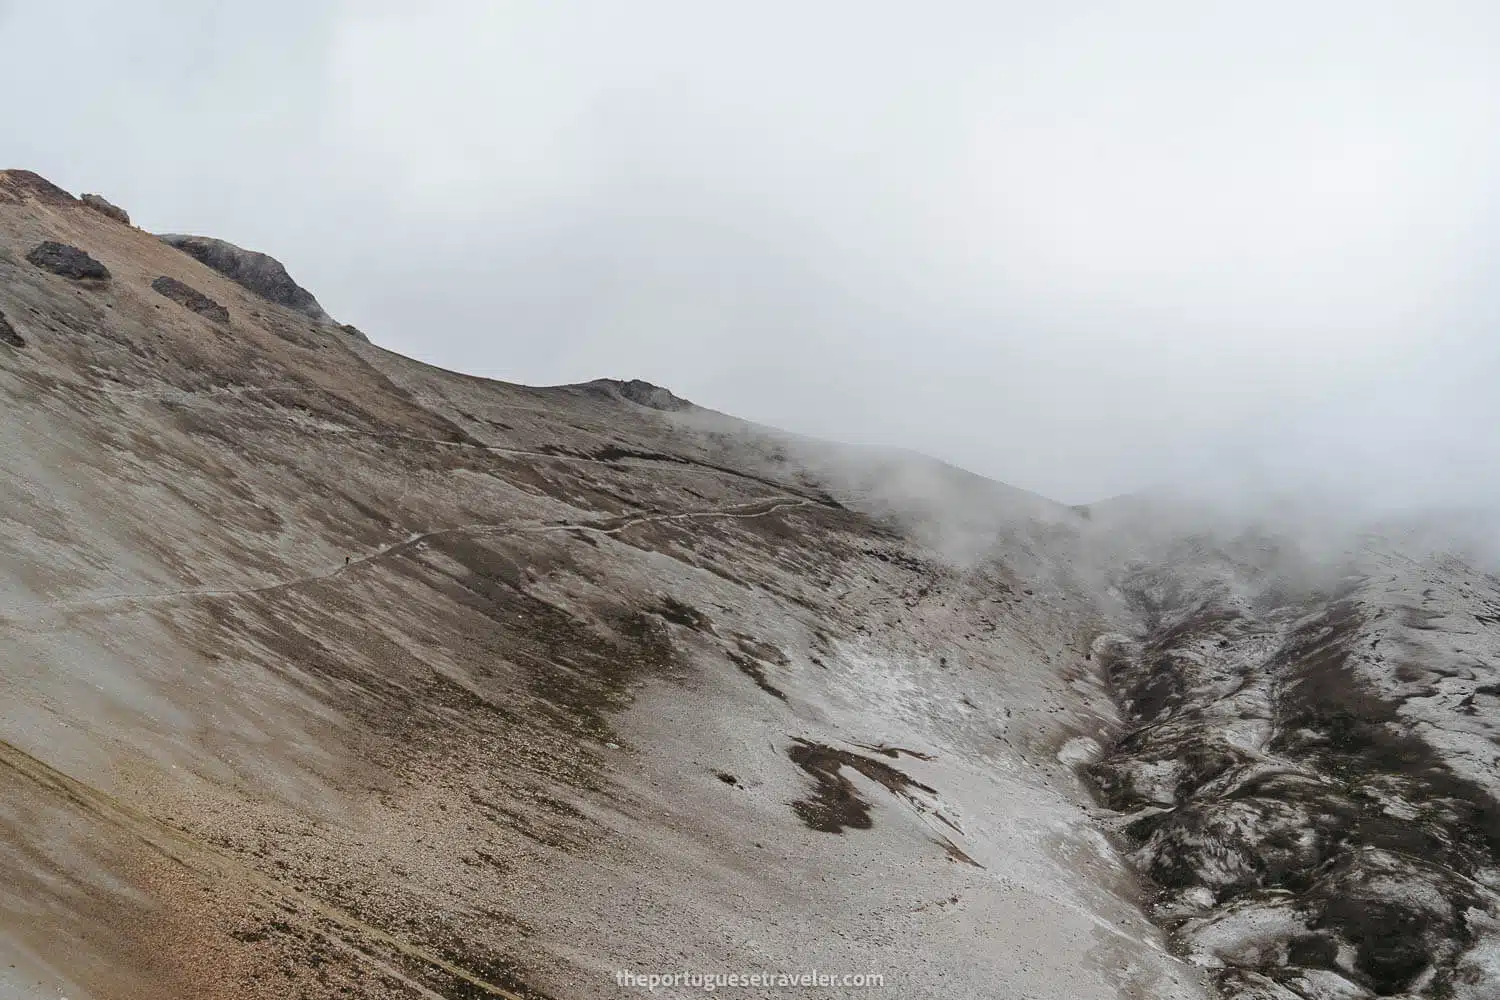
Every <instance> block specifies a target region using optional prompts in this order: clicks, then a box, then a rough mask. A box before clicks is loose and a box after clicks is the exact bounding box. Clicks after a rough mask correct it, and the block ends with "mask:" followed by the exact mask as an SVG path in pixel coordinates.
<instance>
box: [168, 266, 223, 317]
mask: <svg viewBox="0 0 1500 1000" xmlns="http://www.w3.org/2000/svg"><path fill="white" fill-rule="evenodd" d="M151 287H152V288H153V289H155V290H156V292H157V293H158V294H160V295H165V296H166V297H167V298H169V299H171V300H172V301H173V302H176V303H177V304H178V305H180V306H183V307H185V308H187V309H191V310H192V311H193V312H195V313H197V314H198V315H199V316H204V317H206V318H208V319H211V320H213V321H214V322H215V323H219V324H227V323H228V322H229V310H228V309H226V308H224V307H223V306H221V305H219V303H217V302H215V301H214V300H213V299H211V298H209V297H208V296H207V295H204V294H203V293H202V292H200V291H198V289H196V288H194V287H193V286H191V285H184V284H183V283H182V282H180V281H178V280H177V279H176V278H169V277H167V276H166V275H162V276H161V277H160V278H157V279H156V280H155V281H153V282H151Z"/></svg>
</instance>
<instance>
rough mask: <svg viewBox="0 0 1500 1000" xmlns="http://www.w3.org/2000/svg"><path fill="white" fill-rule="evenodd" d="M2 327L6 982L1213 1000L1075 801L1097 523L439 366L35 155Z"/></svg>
mask: <svg viewBox="0 0 1500 1000" xmlns="http://www.w3.org/2000/svg"><path fill="white" fill-rule="evenodd" d="M43 240H54V241H57V242H60V243H63V244H67V245H71V246H76V247H78V248H79V249H81V250H83V251H85V252H86V253H87V254H89V255H91V256H92V257H93V258H95V259H97V260H98V261H100V262H101V263H103V264H104V265H105V266H106V267H107V269H108V272H109V274H110V277H109V278H108V279H107V280H103V281H93V282H91V283H84V282H78V281H75V280H72V279H69V278H66V277H63V276H60V275H57V274H54V273H51V272H49V271H46V270H44V269H41V268H39V267H37V266H35V265H33V264H31V263H29V262H28V261H27V260H26V255H27V253H28V252H29V251H30V249H31V248H32V246H34V245H35V244H36V243H39V242H41V241H43ZM163 277H166V278H171V279H173V281H174V282H177V283H180V284H181V285H183V286H186V287H187V288H189V289H191V290H192V291H194V292H195V293H197V294H198V295H201V296H202V297H203V298H204V299H206V300H207V301H209V302H211V303H213V304H215V305H216V306H220V307H222V308H223V310H224V311H225V312H226V313H227V317H228V319H227V322H217V321H216V320H215V319H214V318H212V317H211V316H210V315H208V314H206V313H204V312H202V311H195V310H194V309H193V308H190V307H189V306H187V305H184V302H183V301H182V297H181V296H179V297H178V298H170V297H168V296H167V295H165V294H163V293H161V292H159V291H157V290H155V289H154V288H153V286H154V285H156V284H158V283H159V279H161V278H163ZM173 287H175V286H173ZM0 312H3V313H4V315H5V316H6V318H7V320H8V321H9V322H10V323H11V324H12V325H13V327H14V328H15V330H16V331H17V333H18V335H19V337H20V338H21V339H23V341H24V344H25V346H24V347H19V348H15V347H9V346H0V398H3V399H4V401H5V402H4V405H5V408H6V419H5V421H4V422H3V424H0V427H3V435H4V436H3V440H0V447H3V449H4V454H5V456H6V475H5V477H4V479H3V485H0V490H3V503H4V507H3V511H4V518H3V520H0V665H3V669H0V686H3V689H4V697H3V699H0V824H3V832H0V873H3V874H0V900H3V906H0V959H3V961H0V993H5V994H6V995H15V996H21V997H32V996H35V997H42V996H46V997H55V996H57V995H58V993H59V991H62V993H63V994H65V995H67V996H69V997H71V998H74V1000H78V998H83V997H99V998H137V997H161V996H180V995H192V996H195V997H204V998H211V1000H212V998H231V997H233V998H238V997H286V996H302V997H322V996H330V997H331V996H351V995H352V996H368V997H401V996H409V997H429V998H430V997H434V996H436V997H447V998H458V997H483V996H548V997H557V998H564V997H601V996H607V995H609V996H612V995H617V994H618V993H619V990H620V987H619V985H618V984H617V980H616V973H617V972H621V971H626V970H629V971H632V972H636V973H642V974H652V973H675V972H678V971H688V972H710V973H712V972H753V973H763V972H764V973H798V974H800V973H804V972H812V971H814V970H817V971H820V972H823V973H834V974H838V975H841V976H842V975H846V974H847V975H865V974H876V975H880V976H883V977H884V982H885V985H884V987H883V988H877V989H875V990H874V992H876V993H877V994H879V993H881V992H882V989H883V991H884V993H885V994H887V995H900V996H912V997H940V996H941V997H947V996H960V995H962V996H1006V997H1020V996H1034V997H1069V998H1088V997H1098V998H1114V997H1170V996H1181V997H1192V996H1199V995H1201V994H1200V991H1199V988H1198V986H1197V985H1196V980H1195V974H1194V973H1193V972H1191V971H1190V970H1188V969H1187V968H1186V967H1185V966H1183V965H1182V964H1181V963H1180V962H1179V961H1177V960H1176V959H1173V958H1172V957H1170V956H1169V955H1168V954H1167V953H1166V951H1165V950H1164V948H1163V942H1162V939H1161V937H1160V935H1159V933H1158V932H1157V931H1156V930H1155V929H1153V928H1152V927H1150V926H1149V925H1148V924H1147V923H1146V922H1145V921H1143V920H1142V919H1141V917H1140V914H1139V911H1138V910H1137V909H1136V907H1135V904H1134V902H1133V900H1134V898H1135V892H1136V889H1135V884H1134V882H1133V879H1132V878H1131V876H1130V875H1129V874H1128V873H1127V871H1126V869H1125V868H1124V867H1123V866H1122V865H1121V863H1120V862H1119V861H1118V859H1117V858H1116V857H1115V855H1114V853H1113V852H1112V851H1111V850H1110V848H1109V845H1108V843H1107V842H1106V841H1105V839H1104V838H1103V837H1102V836H1101V834H1100V832H1099V830H1098V827H1097V826H1096V824H1095V823H1094V821H1093V820H1092V819H1091V817H1090V808H1091V806H1090V800H1089V796H1088V791H1087V788H1086V787H1085V785H1084V784H1083V783H1082V782H1081V781H1080V780H1079V779H1078V777H1077V776H1076V775H1075V773H1074V764H1075V763H1076V759H1075V758H1076V751H1077V747H1078V746H1079V745H1080V740H1079V738H1080V737H1087V738H1090V739H1104V738H1106V737H1105V734H1106V733H1107V732H1108V731H1109V729H1110V727H1111V726H1112V725H1113V724H1114V709H1113V706H1112V704H1111V703H1110V701H1109V698H1108V696H1107V692H1106V691H1105V689H1104V686H1103V684H1102V683H1101V681H1100V680H1099V679H1098V678H1097V677H1096V675H1095V674H1094V672H1093V670H1092V669H1091V666H1090V664H1089V663H1088V661H1087V660H1086V659H1085V654H1086V651H1087V648H1088V643H1089V640H1090V638H1091V632H1090V629H1091V628H1092V624H1091V623H1092V622H1093V620H1094V619H1095V617H1096V612H1095V610H1094V608H1093V607H1092V605H1091V599H1090V598H1089V597H1088V592H1089V588H1090V587H1091V586H1092V584H1091V583H1090V582H1089V579H1088V573H1087V572H1086V571H1085V570H1084V569H1083V567H1082V564H1081V563H1080V562H1079V558H1078V552H1079V543H1078V538H1079V530H1080V525H1081V524H1082V521H1081V519H1080V518H1079V517H1078V516H1077V515H1076V513H1074V512H1071V511H1068V510H1066V509H1065V508H1060V507H1056V506H1055V505H1050V504H1047V503H1046V502H1044V501H1041V500H1040V499H1039V498H1032V497H1029V496H1026V495H1024V494H1020V493H1018V492H1016V491H1009V490H1006V489H1004V488H1002V487H999V486H995V485H993V484H990V485H986V484H984V483H983V481H978V480H974V481H969V480H962V481H955V483H954V485H953V486H952V490H951V492H952V493H953V494H954V495H955V496H962V497H964V498H965V501H966V504H967V508H966V509H969V510H970V511H972V512H976V513H975V514H974V516H973V517H971V518H969V519H968V520H969V522H971V523H969V524H968V526H967V527H966V528H965V529H964V530H965V531H967V532H969V534H960V535H956V536H955V535H954V534H953V533H952V532H945V531H943V530H939V529H940V528H941V527H942V526H943V523H944V521H943V518H942V517H941V516H939V515H940V513H941V512H940V511H938V510H936V509H930V510H927V511H926V512H925V513H924V512H923V511H922V510H920V509H919V507H918V506H914V505H913V503H912V500H913V499H914V497H912V496H911V495H910V494H911V493H912V492H913V491H912V489H911V488H910V487H912V485H913V484H914V483H920V484H921V489H920V492H922V493H923V494H924V495H925V496H930V495H932V493H933V490H934V489H937V488H941V487H942V486H943V484H944V483H945V482H947V481H948V477H951V476H952V475H954V474H953V473H950V472H948V471H943V470H937V471H934V467H932V466H928V465H924V464H922V463H917V462H915V461H914V460H906V459H898V458H895V457H891V456H884V457H881V458H879V459H878V460H872V459H871V458H870V456H868V455H865V454H861V453H857V452H853V451H848V450H840V449H838V448H835V447H834V446H829V445H820V444H816V443H813V442H807V441H804V440H801V439H797V438H794V437H792V436H789V435H783V434H780V433H777V432H772V431H768V430H764V429H759V428H754V427H751V426H749V425H745V424H743V423H741V422H738V421H734V420H731V419H730V418H727V417H723V416H721V415H718V414H713V413H710V412H707V411H703V410H700V409H698V408H695V407H678V406H677V405H676V404H673V405H672V406H671V407H665V406H664V404H663V400H664V398H665V397H663V396H661V395H660V394H657V393H654V392H651V391H643V390H641V389H640V388H639V387H632V386H631V384H629V383H610V382H603V383H590V384H587V385H582V386H570V387H557V388H550V389H535V388H527V387H522V386H513V385H505V384H501V383H495V382H489V381H484V380H479V379H473V378H468V377H465V376H461V375H455V374H452V373H447V372H441V371H438V370H435V369H432V368H429V367H426V366H423V365H420V364H418V363H416V362H412V361H409V360H407V359H404V358H400V357H398V356H395V355H393V354H390V353H388V352H385V351H382V350H381V349H379V348H377V347H373V346H370V345H368V344H365V343H362V342H360V341H359V340H357V339H355V338H352V337H350V336H348V335H346V334H344V333H343V332H342V331H341V330H339V329H338V328H336V327H329V326H325V325H320V324H317V323H314V322H312V321H311V320H309V318H308V317H306V316H303V315H301V314H298V313H295V312H292V311H289V310H287V309H284V308H282V307H280V306H277V305H275V304H274V303H270V302H267V301H265V300H263V299H261V298H258V297H256V296H254V295H253V294H251V293H249V292H248V291H247V290H245V289H244V288H241V287H240V286H238V285H236V284H235V283H234V282H232V281H230V280H229V279H228V278H226V277H225V276H223V275H221V274H219V273H217V272H215V271H213V270H211V269H210V268H208V267H205V266H203V265H201V264H200V263H198V262H197V261H195V260H194V259H193V258H191V257H189V256H187V255H185V254H182V253H180V252H178V251H177V250H175V249H173V248H172V247H170V246H167V245H165V244H163V243H161V242H159V241H157V240H156V239H155V238H154V237H152V236H150V235H149V234H146V233H142V232H140V231H138V230H134V229H131V228H130V227H128V226H126V225H124V224H123V223H121V222H118V221H116V220H114V219H110V218H108V217H105V216H102V215H100V214H98V213H94V212H90V211H86V210H84V209H83V208H82V207H81V205H79V204H78V203H75V202H73V201H72V200H71V199H70V198H69V197H68V196H66V195H65V194H63V193H61V192H58V191H57V190H56V189H54V188H52V187H51V186H50V185H46V183H45V182H43V181H41V180H40V179H39V178H35V177H34V175H26V174H23V173H19V172H11V173H8V174H5V175H0ZM897 473H900V474H897ZM981 515H982V516H981ZM981 535H982V537H983V538H984V539H985V540H986V541H985V546H984V548H983V549H982V550H971V551H970V552H969V557H968V558H965V559H956V558H954V552H953V551H952V549H954V548H955V547H957V548H963V547H964V545H965V544H966V543H967V542H969V541H972V540H974V539H976V538H978V537H981ZM1065 747H1067V748H1068V752H1065V753H1063V757H1064V758H1065V760H1066V761H1067V762H1064V761H1060V760H1059V759H1058V754H1059V751H1062V750H1064V748H1065ZM702 992H703V991H702V989H701V988H699V987H692V986H688V985H679V986H673V987H670V988H668V989H666V990H665V991H663V990H661V989H659V990H658V995H663V993H665V995H677V996H688V995H698V994H701V993H702ZM768 992H770V993H771V995H785V993H786V992H788V991H786V990H780V989H779V988H773V989H770V990H769V991H768ZM795 992H796V993H797V995H799V996H842V995H847V994H848V993H849V992H851V988H849V987H845V986H844V985H842V984H836V985H824V986H812V987H807V988H799V989H797V990H796V991H795ZM752 995H754V994H753V993H752Z"/></svg>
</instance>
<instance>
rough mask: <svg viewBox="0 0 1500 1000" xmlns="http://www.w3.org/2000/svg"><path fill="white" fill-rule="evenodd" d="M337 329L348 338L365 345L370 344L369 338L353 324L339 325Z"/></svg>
mask: <svg viewBox="0 0 1500 1000" xmlns="http://www.w3.org/2000/svg"><path fill="white" fill-rule="evenodd" d="M339 329H340V330H342V331H344V332H345V333H347V334H348V335H349V336H351V337H353V338H354V339H355V340H362V341H364V342H365V343H367V344H368V343H369V342H370V338H369V337H366V336H365V334H364V331H363V330H361V329H360V328H359V327H357V326H355V325H354V324H353V323H340V324H339Z"/></svg>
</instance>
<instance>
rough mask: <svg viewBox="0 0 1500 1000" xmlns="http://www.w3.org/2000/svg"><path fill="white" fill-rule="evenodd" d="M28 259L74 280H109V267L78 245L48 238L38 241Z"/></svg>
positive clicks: (27, 256) (44, 268) (45, 269)
mask: <svg viewBox="0 0 1500 1000" xmlns="http://www.w3.org/2000/svg"><path fill="white" fill-rule="evenodd" d="M26 259H27V260H29V261H31V263H33V264H35V265H36V266H37V267H39V268H41V269H42V270H44V271H51V272H52V273H53V274H59V275H62V276H63V277H64V278H72V279H73V280H74V281H108V280H109V268H107V267H105V266H104V265H103V264H101V263H99V262H98V261H97V260H95V259H94V258H92V257H90V256H89V255H88V254H86V253H84V252H83V251H82V250H80V249H78V248H77V247H71V246H68V245H67V244H66V243H54V242H53V241H52V240H47V241H46V242H45V243H38V244H37V245H36V247H35V248H34V249H33V250H32V251H31V253H29V254H27V255H26Z"/></svg>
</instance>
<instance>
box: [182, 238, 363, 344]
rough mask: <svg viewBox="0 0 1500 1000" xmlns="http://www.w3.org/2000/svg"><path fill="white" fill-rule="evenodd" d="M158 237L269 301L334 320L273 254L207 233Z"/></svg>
mask: <svg viewBox="0 0 1500 1000" xmlns="http://www.w3.org/2000/svg"><path fill="white" fill-rule="evenodd" d="M159 239H160V240H161V241H162V242H164V243H167V244H169V245H170V246H174V247H176V248H177V249H178V250H181V251H182V252H183V253H185V254H187V255H188V256H190V257H192V258H194V259H195V260H197V261H199V262H200V263H203V264H206V265H207V266H209V267H211V268H213V269H214V270H215V271H218V272H219V273H220V274H222V275H224V276H225V277H226V278H228V279H229V280H230V281H233V282H234V283H235V284H238V285H240V286H241V287H243V288H245V289H247V290H249V291H251V292H253V293H255V294H256V295H259V296H260V297H261V298H263V299H265V300H267V301H269V302H274V303H276V304H277V305H279V306H285V307H286V308H288V309H291V310H293V311H294V312H299V313H301V314H303V315H304V316H307V317H308V318H309V319H312V320H314V321H316V322H318V323H332V322H333V320H332V319H331V318H330V317H329V315H328V314H327V313H326V312H324V311H323V307H322V306H320V305H318V300H317V299H315V298H314V297H313V294H312V292H309V291H308V290H307V289H305V288H303V287H302V286H301V285H299V284H297V283H296V282H295V281H293V280H292V276H291V275H290V274H287V271H286V268H285V267H283V266H282V265H281V262H280V261H279V260H277V259H276V258H274V257H269V256H267V255H266V254H263V253H257V252H256V251H254V250H245V249H243V248H241V247H237V246H235V245H234V244H233V243H226V242H225V241H224V240H216V239H212V238H211V237H207V236H182V235H178V234H175V233H168V234H166V235H163V236H160V237H159Z"/></svg>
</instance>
